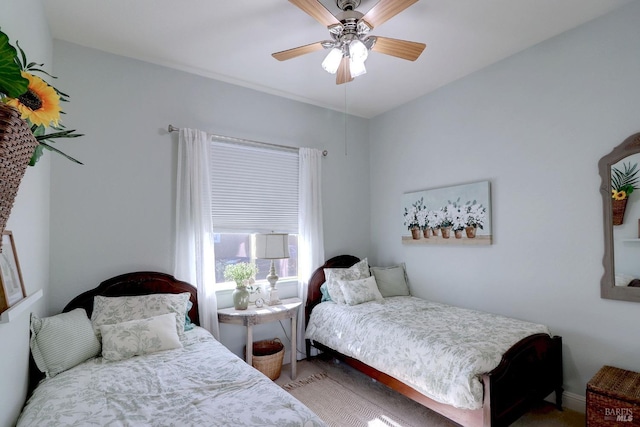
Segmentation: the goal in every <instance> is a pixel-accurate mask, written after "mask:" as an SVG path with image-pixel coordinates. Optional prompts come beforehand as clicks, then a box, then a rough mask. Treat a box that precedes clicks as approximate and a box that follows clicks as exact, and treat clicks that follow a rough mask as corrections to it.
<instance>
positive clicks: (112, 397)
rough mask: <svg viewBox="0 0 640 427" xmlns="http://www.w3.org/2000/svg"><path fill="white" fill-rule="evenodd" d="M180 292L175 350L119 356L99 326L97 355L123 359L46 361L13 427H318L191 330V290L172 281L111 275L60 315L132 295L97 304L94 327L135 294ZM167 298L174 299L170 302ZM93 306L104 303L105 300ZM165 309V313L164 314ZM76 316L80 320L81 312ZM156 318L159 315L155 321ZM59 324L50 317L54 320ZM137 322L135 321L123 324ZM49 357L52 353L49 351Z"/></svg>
mask: <svg viewBox="0 0 640 427" xmlns="http://www.w3.org/2000/svg"><path fill="white" fill-rule="evenodd" d="M185 293H186V294H187V295H186V298H187V299H189V300H190V301H191V303H192V304H193V305H192V307H191V309H190V311H189V312H188V315H189V319H191V320H192V321H193V323H194V324H196V325H194V326H193V328H192V329H191V330H187V331H182V332H183V334H182V335H183V338H182V339H181V340H180V343H181V345H180V346H179V347H178V348H174V349H170V350H165V351H157V352H151V353H148V354H144V355H140V356H137V357H126V356H127V355H129V354H130V353H127V351H123V347H122V346H120V345H115V346H113V345H109V344H108V343H106V342H105V340H106V339H107V338H105V336H104V333H105V331H106V333H107V334H109V330H108V328H107V329H105V328H104V327H101V328H100V330H101V331H102V333H103V336H102V339H103V343H102V344H103V349H102V352H103V353H104V352H105V346H106V349H108V350H110V351H112V353H115V354H117V353H120V356H117V355H116V356H114V354H110V358H111V359H119V357H126V358H124V359H121V360H112V361H107V360H105V357H104V354H103V355H102V356H101V355H100V354H98V355H97V357H92V358H90V359H88V360H86V361H84V362H82V363H79V364H78V365H77V366H74V367H72V368H70V369H67V370H63V371H62V372H59V373H58V372H56V371H57V370H59V369H60V368H56V367H55V365H54V364H53V363H49V364H48V367H49V368H50V369H52V371H50V372H49V373H50V378H47V379H44V380H43V381H41V382H40V384H39V385H38V386H37V388H36V389H35V390H34V391H33V393H32V395H31V397H30V398H29V400H28V401H27V403H26V405H25V407H24V409H23V412H22V414H21V416H20V418H19V419H18V422H17V426H18V427H25V426H37V427H42V426H56V427H58V426H64V425H78V426H91V425H94V426H107V425H109V426H170V425H175V426H256V427H258V426H259V427H263V426H292V427H293V426H304V427H316V426H318V427H319V426H324V425H325V424H324V423H323V421H322V420H320V419H319V418H318V417H317V416H316V415H315V414H314V413H313V412H312V411H311V410H310V409H308V408H307V407H306V406H304V405H303V404H302V403H301V402H299V401H298V400H297V399H295V398H293V397H292V396H291V395H290V394H288V393H287V392H286V391H284V390H283V389H282V388H280V387H279V386H277V385H276V384H275V383H273V382H272V381H271V380H269V379H268V378H267V377H266V376H264V375H263V374H262V373H260V372H259V371H257V370H255V369H254V368H252V367H250V366H249V365H247V364H246V363H245V362H244V361H243V360H242V359H240V358H238V357H237V356H236V355H234V354H233V353H231V352H230V351H229V350H227V349H226V348H225V347H224V346H223V345H222V344H220V343H219V342H218V341H216V340H215V339H214V338H213V336H212V335H211V334H209V332H207V331H206V330H205V329H203V328H200V327H198V326H197V323H198V309H197V307H198V304H197V293H196V290H195V289H194V288H193V287H192V286H191V285H189V284H187V283H185V282H181V281H178V280H175V279H174V278H173V277H172V276H169V275H166V274H161V273H152V272H141V273H132V274H125V275H122V276H118V277H115V278H113V279H110V280H107V281H105V282H103V283H102V284H101V285H100V286H98V287H97V288H96V289H94V290H91V291H88V292H85V293H84V294H82V295H80V296H78V297H77V298H75V299H74V300H73V301H71V303H69V305H67V307H66V308H65V309H64V311H65V313H66V314H70V313H78V312H77V311H74V309H78V308H81V309H84V310H85V311H86V313H87V315H88V316H89V317H91V316H92V312H93V310H94V297H96V296H107V297H120V298H122V297H133V298H128V299H126V300H119V301H121V302H122V304H120V305H119V306H111V307H108V308H106V309H104V308H105V307H104V306H103V307H102V315H100V316H95V313H93V314H94V316H93V320H94V321H95V320H97V319H100V318H101V319H102V322H103V323H104V321H105V319H106V318H107V317H109V316H111V320H113V319H116V318H119V320H122V319H121V318H122V317H123V316H125V317H126V316H128V315H130V314H134V313H133V309H136V307H135V303H134V301H135V299H136V298H137V296H145V297H147V296H149V297H151V298H152V299H153V298H154V295H155V296H157V295H163V294H175V295H178V296H179V297H176V298H182V297H183V296H184V295H185ZM170 299H171V300H173V301H175V298H173V297H171V298H170ZM110 300H112V299H110ZM96 301H98V302H100V301H101V300H96ZM152 301H153V302H152V303H151V304H147V305H146V308H145V309H150V310H156V311H164V310H163V308H162V307H160V306H159V304H162V301H160V300H158V299H153V300H152ZM184 301H185V302H186V299H185V300H184ZM100 303H101V304H103V303H104V300H102V302H100ZM103 305H104V304H103ZM187 306H188V305H187ZM98 309H100V308H98ZM128 309H132V310H128ZM172 310H173V309H172V308H169V311H170V312H173V311H172ZM183 310H186V307H185V308H183ZM178 311H179V310H178ZM82 316H84V317H85V318H86V315H85V314H84V313H82ZM82 316H81V317H79V318H77V319H76V320H75V322H76V324H75V325H74V324H69V325H68V326H67V327H68V328H70V329H71V328H78V323H81V321H83V320H82ZM162 316H164V315H161V316H160V317H162ZM176 316H182V319H185V320H184V321H185V322H186V313H185V312H184V311H182V313H177V312H176V314H175V316H174V317H176ZM134 317H136V316H135V315H134ZM64 318H65V317H57V318H56V319H54V320H59V319H64ZM182 319H178V322H177V323H181V322H180V320H182ZM171 320H173V319H171ZM67 321H68V320H67ZM87 321H88V318H87ZM136 321H137V320H135V319H134V320H130V321H128V322H136ZM37 322H39V321H37ZM57 323H58V325H55V324H53V322H50V324H48V325H45V326H43V328H42V329H40V330H39V331H38V334H37V335H41V334H43V333H44V332H45V331H46V330H47V328H51V327H56V326H57V327H60V324H59V323H60V322H57ZM85 323H86V322H85ZM106 323H109V320H107V321H106ZM126 323H127V322H123V323H119V324H120V325H122V324H126ZM175 323H176V322H174V324H175ZM186 324H188V322H186ZM89 327H91V326H89ZM114 327H115V326H114ZM172 327H174V326H172ZM180 328H182V329H184V326H182V325H180ZM188 328H189V327H187V329H188ZM138 331H139V330H138ZM89 332H91V331H89ZM58 333H64V331H58ZM135 333H136V330H132V329H129V330H128V331H126V330H122V329H121V330H119V331H116V334H115V337H116V338H117V339H120V338H122V340H123V342H124V338H126V336H127V334H135ZM174 333H176V335H177V332H176V330H171V334H174ZM80 334H81V333H79V332H72V334H71V337H73V336H74V335H75V337H76V338H77V337H78V336H79V335H80ZM118 334H121V335H122V337H120V336H119V335H118ZM111 338H113V336H111ZM71 341H72V339H71V340H70V339H69V336H67V338H65V340H64V342H62V343H60V344H61V345H64V346H67V348H68V349H70V348H72V347H73V343H72V342H71ZM40 344H42V345H41V347H43V349H44V348H46V346H47V345H48V344H47V342H46V341H43V342H41V343H40ZM145 348H147V347H145V346H144V345H143V346H141V347H139V348H137V351H134V352H138V353H139V352H140V350H143V351H142V352H144V349H145ZM51 351H53V350H51V349H49V352H51ZM67 353H69V351H67ZM45 356H47V355H46V354H45ZM49 359H50V361H51V360H53V359H51V358H49ZM51 374H54V375H53V376H51Z"/></svg>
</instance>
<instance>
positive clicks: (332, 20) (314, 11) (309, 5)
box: [289, 0, 340, 27]
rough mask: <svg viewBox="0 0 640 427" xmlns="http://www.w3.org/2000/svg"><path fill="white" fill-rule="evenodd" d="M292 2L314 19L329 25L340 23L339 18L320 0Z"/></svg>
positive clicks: (294, 0)
mask: <svg viewBox="0 0 640 427" xmlns="http://www.w3.org/2000/svg"><path fill="white" fill-rule="evenodd" d="M289 1H290V2H291V3H293V4H295V5H296V6H298V7H299V8H300V9H302V10H303V11H304V12H306V13H307V14H308V15H310V16H311V17H312V18H313V19H315V20H316V21H318V22H319V23H321V24H322V25H324V26H325V27H328V26H329V25H333V24H339V23H340V21H338V18H336V17H335V16H333V15H332V14H331V12H329V11H328V10H327V8H326V7H324V6H323V5H322V3H320V2H319V1H318V0H289Z"/></svg>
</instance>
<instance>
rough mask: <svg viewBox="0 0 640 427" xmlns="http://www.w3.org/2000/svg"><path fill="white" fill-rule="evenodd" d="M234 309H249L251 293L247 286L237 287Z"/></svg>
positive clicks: (234, 291) (234, 293) (234, 292)
mask: <svg viewBox="0 0 640 427" xmlns="http://www.w3.org/2000/svg"><path fill="white" fill-rule="evenodd" d="M232 295H233V308H235V309H236V310H246V309H247V307H249V297H250V296H251V293H249V290H248V289H247V287H246V286H236V288H235V289H234V290H233V294H232Z"/></svg>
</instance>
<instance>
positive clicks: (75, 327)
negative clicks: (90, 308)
mask: <svg viewBox="0 0 640 427" xmlns="http://www.w3.org/2000/svg"><path fill="white" fill-rule="evenodd" d="M29 346H30V347H31V354H32V355H33V360H34V361H35V362H36V365H37V366H38V369H39V370H40V371H41V372H44V373H45V374H46V376H47V378H51V377H55V376H56V375H57V374H59V373H60V372H63V371H66V370H67V369H71V368H73V367H74V366H76V365H78V364H80V363H82V362H84V361H85V360H87V359H90V358H92V357H95V356H97V355H98V354H99V353H100V341H98V338H97V337H96V334H95V333H94V332H93V328H92V327H91V321H90V320H89V318H88V317H87V312H86V311H85V310H84V309H82V308H76V309H75V310H72V311H70V312H68V313H61V314H57V315H55V316H51V317H44V318H42V319H40V318H38V317H37V316H36V315H35V314H31V338H30V340H29Z"/></svg>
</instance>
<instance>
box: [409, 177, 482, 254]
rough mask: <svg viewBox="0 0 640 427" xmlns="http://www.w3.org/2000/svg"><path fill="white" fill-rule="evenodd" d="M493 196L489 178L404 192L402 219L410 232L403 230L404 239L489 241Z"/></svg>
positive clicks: (413, 240)
mask: <svg viewBox="0 0 640 427" xmlns="http://www.w3.org/2000/svg"><path fill="white" fill-rule="evenodd" d="M490 197H491V194H490V183H489V181H480V182H475V183H471V184H464V185H457V186H452V187H442V188H436V189H432V190H425V191H417V192H411V193H405V194H404V195H403V198H402V206H403V219H404V226H405V227H406V229H407V230H409V231H410V232H411V235H409V234H403V236H402V243H418V244H436V245H437V244H465V245H490V244H491V242H492V235H491V220H490V218H491V201H490ZM461 200H463V201H464V202H461ZM415 230H417V232H416V231H415ZM420 230H422V233H420ZM429 230H430V231H431V234H432V236H433V238H427V237H428V236H429ZM438 230H439V231H440V236H438ZM480 230H481V231H480ZM451 231H453V233H454V236H455V239H450V236H451ZM463 232H464V233H463ZM423 236H424V237H425V239H422V237H423Z"/></svg>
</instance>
